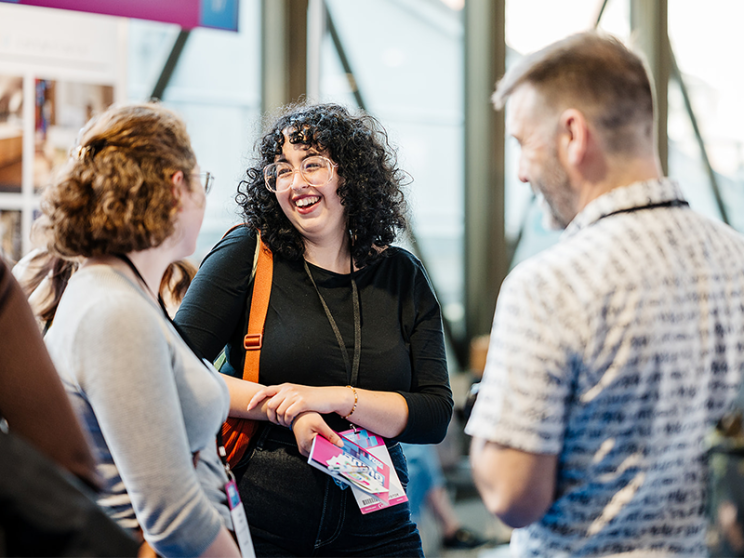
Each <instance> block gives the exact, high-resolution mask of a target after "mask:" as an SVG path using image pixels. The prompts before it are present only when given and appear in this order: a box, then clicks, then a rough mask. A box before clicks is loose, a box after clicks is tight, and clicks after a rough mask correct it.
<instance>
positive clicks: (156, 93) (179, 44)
mask: <svg viewBox="0 0 744 558" xmlns="http://www.w3.org/2000/svg"><path fill="white" fill-rule="evenodd" d="M190 35H191V31H190V30H188V29H181V30H180V31H179V32H178V36H177V37H176V41H175V42H174V43H173V47H172V48H171V51H170V54H169V55H168V59H167V60H166V61H165V64H164V65H163V69H162V70H161V71H160V76H159V77H158V80H157V81H156V82H155V87H153V88H152V93H151V94H150V98H151V99H159V100H162V98H163V94H164V93H165V89H166V88H167V87H168V84H169V83H170V80H171V77H173V72H174V71H175V69H176V66H177V65H178V61H179V59H180V58H181V54H182V53H183V48H184V47H185V46H186V41H188V39H189V36H190Z"/></svg>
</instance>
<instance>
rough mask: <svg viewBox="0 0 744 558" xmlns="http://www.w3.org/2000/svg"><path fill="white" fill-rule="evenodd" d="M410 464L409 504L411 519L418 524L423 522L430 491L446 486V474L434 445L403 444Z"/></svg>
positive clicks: (407, 490)
mask: <svg viewBox="0 0 744 558" xmlns="http://www.w3.org/2000/svg"><path fill="white" fill-rule="evenodd" d="M401 446H402V447H403V453H404V454H405V456H406V462H407V463H408V478H409V483H408V488H407V489H406V495H407V496H408V504H409V505H410V507H411V517H412V518H413V521H415V522H416V523H418V522H420V521H421V510H422V509H423V507H424V505H425V503H426V496H427V494H429V491H430V490H432V489H433V488H437V487H439V486H444V482H445V481H444V473H443V472H442V465H441V463H440V461H439V454H438V453H437V450H436V448H435V447H434V446H432V445H419V444H401Z"/></svg>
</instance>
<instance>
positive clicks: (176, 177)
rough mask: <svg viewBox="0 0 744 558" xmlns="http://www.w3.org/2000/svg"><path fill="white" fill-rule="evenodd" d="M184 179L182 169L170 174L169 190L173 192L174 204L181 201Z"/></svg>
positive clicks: (184, 186) (184, 185)
mask: <svg viewBox="0 0 744 558" xmlns="http://www.w3.org/2000/svg"><path fill="white" fill-rule="evenodd" d="M185 180H186V178H185V177H184V174H183V171H176V172H174V173H173V176H171V184H172V185H171V192H172V193H173V201H174V205H179V204H180V202H181V196H182V195H183V193H184V190H185V188H186V184H184V182H185Z"/></svg>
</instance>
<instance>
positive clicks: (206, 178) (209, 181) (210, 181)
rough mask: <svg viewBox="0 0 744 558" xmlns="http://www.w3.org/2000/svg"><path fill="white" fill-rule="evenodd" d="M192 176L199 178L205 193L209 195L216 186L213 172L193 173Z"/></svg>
mask: <svg viewBox="0 0 744 558" xmlns="http://www.w3.org/2000/svg"><path fill="white" fill-rule="evenodd" d="M191 175H192V176H198V177H199V180H200V181H201V183H202V184H203V185H204V193H205V194H208V193H209V191H210V190H211V189H212V185H214V175H213V174H212V173H211V172H192V173H191Z"/></svg>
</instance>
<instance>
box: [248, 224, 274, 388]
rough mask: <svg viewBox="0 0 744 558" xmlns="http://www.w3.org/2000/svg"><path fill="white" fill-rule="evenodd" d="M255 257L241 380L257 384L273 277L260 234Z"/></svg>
mask: <svg viewBox="0 0 744 558" xmlns="http://www.w3.org/2000/svg"><path fill="white" fill-rule="evenodd" d="M257 240H258V242H257V243H256V256H255V257H254V260H253V275H254V279H253V281H254V282H253V297H252V298H251V312H250V317H249V318H248V331H247V332H246V334H245V337H244V338H243V348H244V349H245V363H244V364H243V379H244V380H248V381H250V382H258V365H259V360H260V358H261V347H262V346H263V331H264V323H265V322H266V312H267V311H268V309H269V297H270V296H271V281H272V278H273V275H274V255H273V254H272V253H271V250H269V248H268V247H267V246H266V245H265V244H264V242H263V240H262V239H261V234H260V233H259V234H258V239H257Z"/></svg>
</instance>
